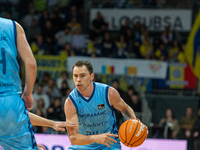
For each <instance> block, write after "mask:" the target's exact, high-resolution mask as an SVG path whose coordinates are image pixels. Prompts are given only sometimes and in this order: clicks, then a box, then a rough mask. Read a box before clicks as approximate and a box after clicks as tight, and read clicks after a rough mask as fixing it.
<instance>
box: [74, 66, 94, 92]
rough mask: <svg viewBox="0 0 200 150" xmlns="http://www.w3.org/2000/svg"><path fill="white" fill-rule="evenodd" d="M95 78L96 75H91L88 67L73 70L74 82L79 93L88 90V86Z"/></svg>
mask: <svg viewBox="0 0 200 150" xmlns="http://www.w3.org/2000/svg"><path fill="white" fill-rule="evenodd" d="M93 78H94V74H93V73H92V74H90V72H89V71H88V70H87V67H86V66H82V67H77V66H75V67H74V69H73V80H74V83H75V85H76V88H77V89H78V90H79V91H85V90H87V88H88V86H89V85H90V84H91V82H92V80H93Z"/></svg>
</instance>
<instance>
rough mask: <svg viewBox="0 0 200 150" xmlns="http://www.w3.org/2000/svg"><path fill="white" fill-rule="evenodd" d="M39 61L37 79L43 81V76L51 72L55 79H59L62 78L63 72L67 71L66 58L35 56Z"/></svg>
mask: <svg viewBox="0 0 200 150" xmlns="http://www.w3.org/2000/svg"><path fill="white" fill-rule="evenodd" d="M35 59H36V61H37V78H38V79H39V80H41V79H42V75H43V73H44V72H49V74H50V75H51V77H52V78H53V79H55V80H56V79H57V78H59V77H60V73H61V72H62V71H63V70H65V71H66V70H67V66H66V65H67V62H66V58H63V57H60V56H51V55H44V56H35Z"/></svg>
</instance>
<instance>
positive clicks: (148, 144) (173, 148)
mask: <svg viewBox="0 0 200 150" xmlns="http://www.w3.org/2000/svg"><path fill="white" fill-rule="evenodd" d="M35 138H36V142H37V143H38V144H41V145H43V146H45V148H46V150H67V149H68V147H69V146H70V145H71V143H70V141H69V138H68V136H67V135H54V134H35ZM121 146H122V150H187V141H186V140H166V139H150V138H148V139H146V140H145V141H144V143H143V144H142V145H140V146H138V147H135V148H130V147H127V146H124V145H123V144H121ZM0 150H3V148H2V147H1V146H0Z"/></svg>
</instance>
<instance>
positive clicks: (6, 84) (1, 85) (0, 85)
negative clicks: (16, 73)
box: [0, 83, 13, 87]
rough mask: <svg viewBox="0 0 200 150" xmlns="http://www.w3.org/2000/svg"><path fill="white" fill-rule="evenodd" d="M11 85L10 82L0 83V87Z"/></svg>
mask: <svg viewBox="0 0 200 150" xmlns="http://www.w3.org/2000/svg"><path fill="white" fill-rule="evenodd" d="M7 86H13V84H12V83H0V87H7Z"/></svg>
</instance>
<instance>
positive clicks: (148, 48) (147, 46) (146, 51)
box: [140, 36, 153, 59]
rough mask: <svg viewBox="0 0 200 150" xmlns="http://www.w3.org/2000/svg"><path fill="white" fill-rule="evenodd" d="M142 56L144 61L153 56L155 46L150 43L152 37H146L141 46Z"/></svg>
mask: <svg viewBox="0 0 200 150" xmlns="http://www.w3.org/2000/svg"><path fill="white" fill-rule="evenodd" d="M140 55H141V56H142V58H144V59H150V58H151V56H152V55H153V44H152V43H151V42H150V37H149V36H146V37H145V40H144V42H143V44H142V45H141V46H140Z"/></svg>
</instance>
